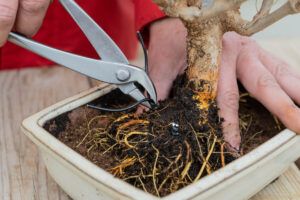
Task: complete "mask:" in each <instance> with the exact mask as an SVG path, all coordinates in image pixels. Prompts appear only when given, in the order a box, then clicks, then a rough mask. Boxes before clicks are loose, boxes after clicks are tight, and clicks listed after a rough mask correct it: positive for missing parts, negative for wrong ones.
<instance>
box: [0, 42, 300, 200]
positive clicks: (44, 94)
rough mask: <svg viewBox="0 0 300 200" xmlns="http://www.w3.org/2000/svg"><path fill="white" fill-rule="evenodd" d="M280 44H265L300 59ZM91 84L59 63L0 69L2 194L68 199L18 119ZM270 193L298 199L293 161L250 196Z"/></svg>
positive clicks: (266, 197)
mask: <svg viewBox="0 0 300 200" xmlns="http://www.w3.org/2000/svg"><path fill="white" fill-rule="evenodd" d="M278 44H279V43H278ZM278 44H274V43H270V44H269V48H270V49H271V50H272V51H273V52H275V54H278V55H280V56H282V57H285V56H287V57H286V58H290V57H288V56H289V55H288V54H291V55H293V56H294V59H289V61H291V63H292V64H297V63H299V65H300V52H299V50H298V49H300V48H299V47H300V45H299V46H296V45H295V44H296V43H295V42H291V43H288V44H289V46H288V47H285V48H282V46H280V45H278ZM284 44H286V43H284ZM299 44H300V41H299ZM276 45H277V46H276ZM265 46H268V45H265ZM293 62H294V63H293ZM91 86H92V83H91V82H90V81H89V80H88V79H87V78H86V77H83V76H81V75H79V74H77V73H74V72H72V71H70V70H67V69H63V68H58V67H54V68H44V69H26V70H22V71H2V72H0V94H1V95H0V177H1V178H0V199H1V200H10V199H13V200H15V199H16V200H18V199H22V200H31V199H37V200H39V199H41V200H52V199H53V200H57V199H60V200H64V199H65V200H66V199H69V198H68V196H67V195H66V194H65V193H64V192H63V191H62V190H61V189H60V188H59V186H58V185H57V184H56V183H55V182H54V181H53V180H52V178H51V177H50V176H49V174H48V173H47V171H46V168H45V166H44V164H43V162H42V160H41V157H40V155H39V153H38V151H37V149H36V147H35V145H34V144H33V143H31V142H30V141H29V140H28V139H27V138H26V137H25V136H24V134H22V133H21V131H20V124H21V122H22V120H23V119H24V118H25V117H27V116H29V115H31V114H33V113H35V112H37V111H39V110H41V109H43V108H45V107H47V106H50V105H52V104H53V103H56V102H58V101H60V100H63V99H64V98H66V97H70V96H72V95H75V94H76V93H78V92H80V91H83V90H85V89H87V88H90V87H91ZM249 187H251V186H249ZM271 199H272V200H277V199H278V200H297V199H300V172H299V169H298V168H297V167H296V166H294V165H293V166H291V167H290V168H289V169H288V170H287V171H286V172H285V173H284V174H283V175H282V176H280V178H279V179H278V180H277V181H275V182H274V183H272V184H270V185H269V186H267V187H266V188H265V189H264V190H262V191H261V192H260V193H258V194H257V195H256V196H254V197H253V198H252V200H271Z"/></svg>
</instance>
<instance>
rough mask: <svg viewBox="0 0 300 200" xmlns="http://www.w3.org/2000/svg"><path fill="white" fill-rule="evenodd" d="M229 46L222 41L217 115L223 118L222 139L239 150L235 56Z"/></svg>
mask: <svg viewBox="0 0 300 200" xmlns="http://www.w3.org/2000/svg"><path fill="white" fill-rule="evenodd" d="M230 46H231V45H227V44H226V43H224V41H223V51H222V62H221V67H220V77H219V82H218V94H217V103H218V106H219V108H220V111H219V115H220V117H222V118H224V122H223V123H222V126H223V136H224V139H225V141H226V142H228V143H229V144H230V146H231V147H232V148H233V149H235V150H239V148H240V143H241V136H240V131H239V118H238V108H239V92H238V86H237V80H236V55H237V54H235V53H234V51H232V48H230ZM230 149H231V148H230Z"/></svg>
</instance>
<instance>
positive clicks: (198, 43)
mask: <svg viewBox="0 0 300 200" xmlns="http://www.w3.org/2000/svg"><path fill="white" fill-rule="evenodd" d="M185 26H186V28H187V32H188V35H187V55H188V57H187V59H188V60H187V63H188V68H187V78H188V80H187V82H188V87H190V88H191V89H193V91H194V92H195V96H194V99H195V100H197V104H198V106H199V108H200V109H204V108H208V106H209V103H210V102H211V101H212V100H215V98H216V94H217V83H218V78H219V65H220V63H221V51H222V36H223V30H222V25H221V23H220V21H219V19H218V18H213V19H210V20H204V21H203V22H197V21H196V22H185Z"/></svg>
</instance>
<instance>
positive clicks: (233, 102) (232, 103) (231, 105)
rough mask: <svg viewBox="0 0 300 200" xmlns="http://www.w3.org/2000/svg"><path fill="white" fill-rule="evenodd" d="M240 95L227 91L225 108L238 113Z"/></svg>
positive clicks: (224, 100) (223, 99) (223, 100)
mask: <svg viewBox="0 0 300 200" xmlns="http://www.w3.org/2000/svg"><path fill="white" fill-rule="evenodd" d="M239 98H240V96H239V93H238V92H234V91H227V92H225V93H224V95H223V98H222V102H223V103H224V106H223V107H224V108H225V107H226V109H227V110H228V111H231V112H233V113H237V112H238V109H239V104H238V102H239Z"/></svg>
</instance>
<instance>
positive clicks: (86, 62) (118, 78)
mask: <svg viewBox="0 0 300 200" xmlns="http://www.w3.org/2000/svg"><path fill="white" fill-rule="evenodd" d="M60 3H61V4H62V5H63V6H64V8H65V9H66V10H67V11H68V12H69V14H70V15H71V16H72V18H73V19H74V21H75V22H76V23H77V24H78V26H79V27H80V28H81V30H82V31H83V33H84V34H85V35H86V37H87V38H88V40H89V41H90V43H91V44H92V46H93V47H94V48H95V50H96V52H97V53H98V55H99V56H100V57H101V60H97V59H92V58H87V57H83V56H79V55H75V54H72V53H68V52H65V51H61V50H58V49H54V48H51V47H49V46H46V45H43V44H41V43H38V42H35V41H33V40H31V39H28V38H26V37H23V36H22V35H19V34H17V33H10V34H9V37H8V40H9V41H10V42H12V43H14V44H16V45H18V46H21V47H23V48H25V49H27V50H29V51H32V52H34V53H36V54H38V55H40V56H42V57H45V58H47V59H49V60H52V61H53V62H55V63H57V64H60V65H62V66H65V67H67V68H69V69H71V70H74V71H76V72H79V73H81V74H84V75H86V76H88V77H91V78H93V79H96V80H100V81H103V82H106V83H111V84H116V85H117V86H118V88H119V89H120V90H121V91H122V92H123V93H124V94H127V95H130V96H131V97H132V98H133V99H135V100H136V101H138V102H143V104H144V105H145V106H147V107H149V108H151V105H153V104H156V103H157V96H156V90H155V87H154V85H153V83H152V81H151V79H150V78H149V76H148V75H147V73H146V71H145V69H142V68H139V67H136V66H132V65H130V64H129V61H128V60H127V58H126V57H125V55H124V54H123V52H122V51H121V50H120V48H119V47H118V46H117V45H116V44H115V43H114V41H113V40H112V39H111V38H110V37H109V36H108V35H107V34H106V33H105V32H104V31H103V30H102V28H101V27H99V26H98V25H97V24H96V22H95V21H94V20H93V19H92V18H91V17H90V16H89V15H88V14H87V13H86V12H85V11H84V10H83V9H82V8H81V7H80V6H79V5H78V4H77V3H76V2H75V1H74V0H60ZM135 83H139V84H140V85H141V86H142V87H143V88H144V89H145V91H146V92H147V93H148V95H149V97H150V98H146V97H145V96H144V94H143V92H142V91H140V89H139V88H138V87H137V86H136V84H135ZM145 99H149V100H151V101H152V103H150V101H143V100H145Z"/></svg>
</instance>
